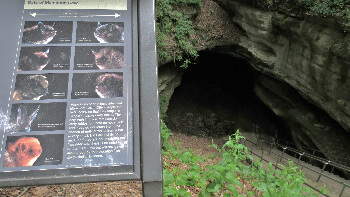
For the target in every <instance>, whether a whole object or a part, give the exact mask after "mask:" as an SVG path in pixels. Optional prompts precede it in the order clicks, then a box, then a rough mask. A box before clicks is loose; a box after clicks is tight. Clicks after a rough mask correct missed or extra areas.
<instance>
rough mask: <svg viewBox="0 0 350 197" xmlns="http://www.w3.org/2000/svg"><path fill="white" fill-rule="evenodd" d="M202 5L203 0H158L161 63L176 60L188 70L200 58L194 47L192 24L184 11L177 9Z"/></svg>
mask: <svg viewBox="0 0 350 197" xmlns="http://www.w3.org/2000/svg"><path fill="white" fill-rule="evenodd" d="M200 4H201V0H156V28H157V29H156V30H157V50H158V52H157V54H158V59H159V61H160V62H169V61H171V60H174V62H181V67H183V68H187V67H188V64H190V63H191V61H192V60H194V59H196V58H197V57H198V52H197V50H196V49H195V48H194V46H193V45H192V39H191V34H193V33H194V30H193V26H192V22H191V20H190V18H189V16H188V15H187V14H186V13H184V11H183V10H177V9H175V8H177V7H186V6H200ZM174 41H175V43H172V42H174ZM171 43H172V44H171Z"/></svg>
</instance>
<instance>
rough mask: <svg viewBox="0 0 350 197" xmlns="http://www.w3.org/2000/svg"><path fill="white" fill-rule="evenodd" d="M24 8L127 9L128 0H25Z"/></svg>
mask: <svg viewBox="0 0 350 197" xmlns="http://www.w3.org/2000/svg"><path fill="white" fill-rule="evenodd" d="M24 9H45V10H47V9H72V10H73V9H79V10H81V9H99V10H101V9H102V10H127V0H25V4H24Z"/></svg>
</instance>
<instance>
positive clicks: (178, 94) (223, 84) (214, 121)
mask: <svg viewBox="0 0 350 197" xmlns="http://www.w3.org/2000/svg"><path fill="white" fill-rule="evenodd" d="M255 76H256V74H255V71H254V70H253V69H252V68H251V66H250V65H249V63H248V62H247V61H245V60H242V59H238V58H235V57H232V56H231V55H226V54H220V53H213V52H209V51H204V52H201V53H200V56H199V58H198V61H197V63H196V64H192V65H189V68H188V69H186V70H185V72H184V74H183V77H182V81H181V84H180V86H179V87H177V88H176V89H175V92H174V94H173V96H172V98H171V100H170V103H169V108H168V110H167V117H166V118H165V122H166V123H167V125H168V127H169V128H170V129H172V130H173V131H176V132H181V133H185V134H188V135H198V136H212V137H215V136H223V135H230V134H233V133H234V132H235V131H236V130H237V129H240V131H245V132H256V133H257V134H259V135H262V136H264V137H267V138H269V139H275V138H280V139H284V140H291V139H292V136H291V134H290V131H289V130H288V127H285V124H284V123H283V121H282V120H280V119H279V118H278V117H277V116H276V115H275V114H274V113H273V112H272V111H271V110H270V109H269V108H268V107H267V106H265V105H264V104H263V103H262V101H260V100H259V98H258V97H257V96H256V95H255V93H254V90H253V89H254V83H255V82H254V81H255Z"/></svg>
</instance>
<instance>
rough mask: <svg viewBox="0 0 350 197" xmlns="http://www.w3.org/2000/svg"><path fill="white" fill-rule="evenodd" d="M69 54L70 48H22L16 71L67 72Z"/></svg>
mask: <svg viewBox="0 0 350 197" xmlns="http://www.w3.org/2000/svg"><path fill="white" fill-rule="evenodd" d="M70 53H71V51H70V47H56V46H55V47H52V46H51V47H46V46H43V47H22V48H21V52H20V56H19V62H18V68H17V70H18V71H32V70H69V61H70Z"/></svg>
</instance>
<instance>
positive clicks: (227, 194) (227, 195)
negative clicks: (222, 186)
mask: <svg viewBox="0 0 350 197" xmlns="http://www.w3.org/2000/svg"><path fill="white" fill-rule="evenodd" d="M223 197H231V194H229V193H224V195H223Z"/></svg>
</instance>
